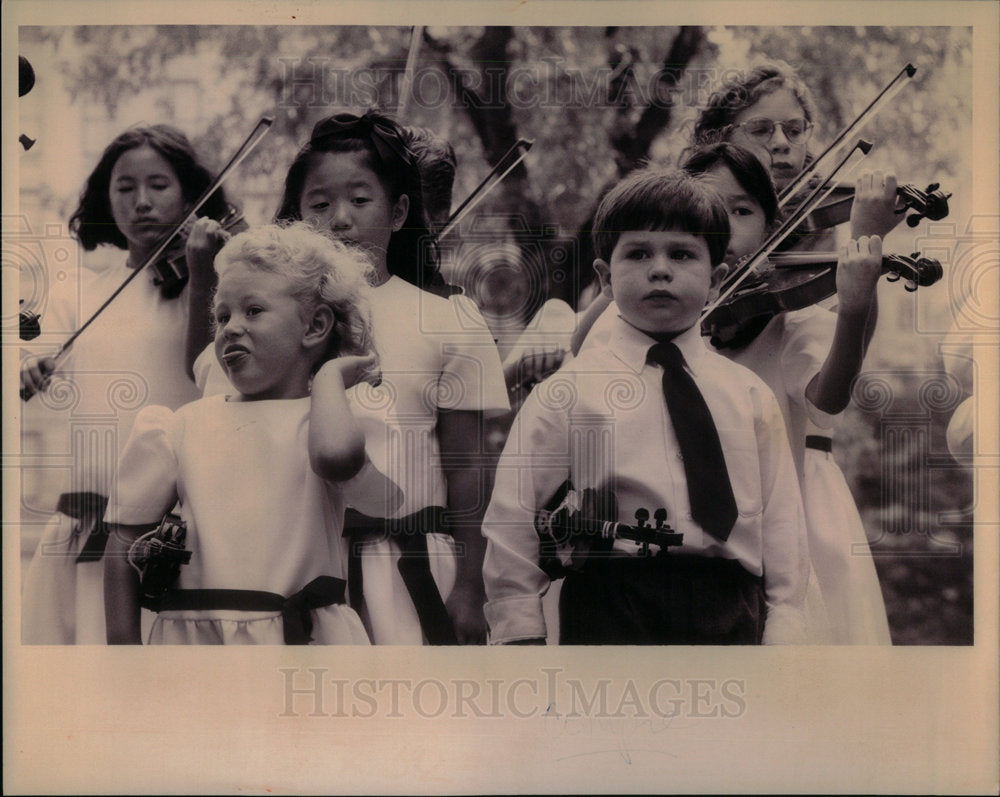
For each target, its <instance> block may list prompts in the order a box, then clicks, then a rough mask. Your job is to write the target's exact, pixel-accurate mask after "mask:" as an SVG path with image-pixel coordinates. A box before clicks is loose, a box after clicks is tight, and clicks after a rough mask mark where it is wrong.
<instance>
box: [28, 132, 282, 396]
mask: <svg viewBox="0 0 1000 797" xmlns="http://www.w3.org/2000/svg"><path fill="white" fill-rule="evenodd" d="M272 124H274V118H273V117H271V116H264V117H262V118H261V120H260V121H259V122H257V126H256V127H254V129H253V131H252V132H251V133H250V135H249V136H248V137H247V139H246V141H244V142H243V144H242V145H241V146H240V148H239V149H238V150H237V151H236V154H235V155H233V157H232V158H230V159H229V163H227V164H226V165H225V166H224V167H223V168H222V171H220V172H219V173H218V175H216V177H215V180H213V181H212V183H211V185H209V186H208V188H206V189H205V190H204V192H202V194H201V196H200V197H198V199H197V200H196V201H195V203H194V204H193V205H192V206H191V208H190V210H188V212H187V213H186V214H185V216H184V218H183V219H181V221H180V222H178V223H177V224H175V225H174V227H173V228H172V229H171V230H170V231H169V232H168V233H167V234H166V235H165V236H163V239H162V240H161V241H160V242H159V243H158V244H157V246H156V249H154V250H153V253H152V254H151V255H149V257H147V258H146V260H145V261H144V262H143V264H142V265H141V266H140V267H139V268H137V269H134V270H133V271H132V273H131V274H129V275H128V276H127V277H126V278H125V279H124V280H123V281H122V284H121V285H119V286H118V287H117V288H115V290H114V292H113V293H112V294H111V295H110V296H109V297H108V298H107V299H105V300H104V302H103V304H101V306H100V307H98V308H97V309H96V310H95V311H94V312H93V314H92V315H91V316H90V318H88V319H87V320H86V321H84V322H83V324H82V325H81V326H80V328H79V329H77V330H76V332H74V333H73V334H72V335H70V336H69V338H67V339H66V341H65V342H64V343H63V344H62V346H60V347H59V349H58V351H56V353H55V355H54V359H55V362H56V365H57V366H58V364H59V361H60V360H61V359H62V358H63V357H64V356H65V355H66V353H67V352H68V351H69V348H70V346H72V345H73V343H74V342H75V341H76V339H77V338H79V337H80V335H81V334H82V333H83V331H84V330H85V329H86V328H87V327H89V326H90V325H91V324H93V323H94V321H96V320H97V318H98V316H100V315H101V313H103V312H104V311H105V310H106V309H107V308H108V306H109V305H110V304H111V303H112V302H113V301H114V300H115V299H116V298H117V297H118V296H119V295H120V294H121V292H122V291H124V290H125V288H127V287H128V286H129V284H130V283H131V282H132V280H134V279H135V278H136V277H138V276H139V274H140V273H142V272H143V271H145V270H146V268H147V267H148V266H149V265H150V264H151V263H155V262H156V261H157V260H159V259H160V257H161V256H162V255H163V253H164V252H165V251H166V250H167V247H169V246H170V244H171V243H172V242H173V240H174V239H175V238H176V237H177V236H178V235H179V234H180V231H181V230H182V229H183V228H184V226H185V225H186V224H187V223H188V222H189V221H190V220H191V219H193V218H194V216H195V214H196V213H197V212H198V211H199V210H201V207H202V205H204V204H205V203H206V202H207V201H208V199H209V197H211V196H212V194H214V193H215V192H216V191H217V190H218V188H219V186H220V185H222V183H223V182H224V181H225V179H226V178H227V177H228V176H229V174H230V173H231V172H232V171H233V169H235V168H236V167H237V166H239V164H241V163H242V162H243V161H244V160H245V159H246V157H247V156H248V155H249V154H250V153H251V152H252V151H253V150H254V148H255V147H256V146H257V145H258V144H259V143H260V142H261V139H263V138H264V136H265V135H266V134H267V132H268V130H270V129H271V125H272ZM54 372H55V371H54V370H53V373H54ZM20 395H21V399H22V400H24V401H28V400H29V399H30V398H31V397H32V396H33V395H34V391H33V390H30V389H28V388H27V387H23V388H21V391H20Z"/></svg>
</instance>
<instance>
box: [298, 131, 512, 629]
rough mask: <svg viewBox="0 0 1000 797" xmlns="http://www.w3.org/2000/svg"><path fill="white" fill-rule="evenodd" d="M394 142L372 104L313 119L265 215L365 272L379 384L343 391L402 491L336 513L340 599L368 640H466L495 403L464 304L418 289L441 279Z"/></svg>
mask: <svg viewBox="0 0 1000 797" xmlns="http://www.w3.org/2000/svg"><path fill="white" fill-rule="evenodd" d="M404 141H405V139H404V133H403V131H402V129H401V128H400V126H399V125H398V124H396V122H394V121H393V120H392V119H390V118H388V117H386V116H382V115H380V114H377V113H373V112H368V113H366V114H364V115H363V116H361V117H356V116H352V115H350V114H337V115H335V116H332V117H330V118H328V119H324V120H322V121H320V122H319V123H317V124H316V126H315V127H314V128H313V132H312V136H311V138H310V140H309V143H308V144H307V145H306V146H305V147H304V148H303V149H302V151H301V152H300V153H299V155H298V157H297V158H296V159H295V162H294V163H293V164H292V167H291V168H290V169H289V172H288V178H287V179H286V181H285V196H284V199H283V201H282V205H281V210H280V211H279V213H278V215H279V218H302V219H304V220H305V221H308V222H312V223H313V224H315V225H316V226H317V227H319V228H320V229H322V230H323V231H325V232H327V233H329V234H331V235H333V236H334V237H335V238H339V239H340V240H343V241H346V242H348V243H353V244H355V245H358V246H360V247H362V248H363V249H365V250H366V251H367V252H368V254H369V257H370V259H371V260H372V264H373V265H374V267H375V271H376V282H377V287H376V289H375V293H374V296H373V300H372V304H373V308H372V310H373V327H374V330H375V343H376V347H377V348H378V350H379V352H380V353H381V357H382V374H383V384H382V386H380V387H379V388H371V387H370V386H368V385H359V386H358V387H357V388H355V389H354V390H353V391H352V394H353V395H352V398H353V408H354V410H355V414H356V415H357V417H358V418H359V421H360V422H361V424H362V427H363V428H364V430H365V437H366V441H367V445H368V452H369V455H370V456H371V457H372V460H373V461H374V462H375V463H376V466H377V467H378V468H379V469H380V470H382V471H384V472H385V473H387V474H388V475H389V476H390V478H392V480H393V481H395V482H396V483H397V484H399V485H401V486H402V487H403V492H404V495H405V498H404V502H405V503H404V505H403V507H402V508H401V509H400V510H399V511H398V512H396V513H395V514H394V515H393V516H392V517H391V518H388V519H382V518H368V517H365V516H363V515H360V514H359V513H356V512H349V513H348V516H347V518H346V519H345V523H344V525H345V528H346V530H347V533H349V534H351V536H352V546H351V547H352V550H353V553H354V554H355V557H354V567H353V572H352V576H353V583H352V584H351V594H352V602H353V603H354V604H355V605H356V606H357V607H358V608H359V609H360V610H361V614H362V617H363V618H364V619H365V620H366V622H367V624H368V627H369V631H370V633H371V637H372V641H373V642H374V643H375V644H420V643H421V642H422V641H426V642H428V643H431V644H435V643H436V644H442V643H453V642H473V643H478V642H483V641H485V636H486V624H485V618H484V616H483V604H484V603H485V594H484V589H483V581H482V556H483V551H484V548H485V542H484V540H483V537H482V534H481V533H480V524H481V522H482V513H483V511H484V509H485V507H486V503H487V501H488V499H489V495H490V490H491V486H492V472H491V470H490V466H489V464H488V462H487V461H486V458H485V456H484V455H483V452H484V450H485V449H484V447H483V444H482V430H483V418H484V414H494V413H499V412H502V411H504V410H506V409H507V408H508V402H507V396H506V389H505V387H504V381H503V373H502V371H501V369H500V358H499V355H498V354H497V350H496V347H495V345H494V344H493V339H492V337H491V336H490V332H489V330H488V328H487V326H486V323H485V322H484V321H483V318H482V315H481V314H480V313H479V310H478V309H477V308H476V306H475V304H474V303H473V302H472V301H470V300H469V299H467V298H465V297H463V296H453V297H451V298H450V299H444V298H441V297H440V296H438V295H434V293H431V292H430V290H429V289H431V288H432V287H434V286H436V285H440V284H443V281H442V280H441V278H440V276H439V274H438V272H437V261H436V252H435V249H434V247H433V246H432V245H430V238H429V230H428V223H427V220H426V217H425V215H424V209H423V200H422V192H421V183H420V174H419V171H418V169H417V166H416V164H415V162H414V159H413V157H412V155H411V153H410V152H409V150H408V149H407V147H406V145H405V143H404ZM421 289H423V290H421ZM449 530H450V532H451V534H449V533H448V531H449ZM452 535H453V536H452ZM456 543H457V545H456ZM359 582H360V583H359Z"/></svg>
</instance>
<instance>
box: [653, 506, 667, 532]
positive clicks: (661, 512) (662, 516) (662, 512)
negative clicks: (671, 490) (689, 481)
mask: <svg viewBox="0 0 1000 797" xmlns="http://www.w3.org/2000/svg"><path fill="white" fill-rule="evenodd" d="M653 520H655V521H656V528H658V529H661V528H663V524H664V523H665V522H666V520H667V510H666V509H665V508H664V507H662V506H661V507H660V508H659V509H657V510H656V511H655V512H654V513H653Z"/></svg>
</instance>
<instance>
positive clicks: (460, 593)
mask: <svg viewBox="0 0 1000 797" xmlns="http://www.w3.org/2000/svg"><path fill="white" fill-rule="evenodd" d="M485 603H486V596H485V595H484V594H483V593H482V592H481V591H477V590H475V589H463V587H462V585H461V584H456V585H455V588H454V589H453V590H452V591H451V595H449V596H448V600H447V601H446V602H445V605H444V607H445V609H446V610H447V611H448V616H449V617H451V621H452V623H453V624H454V626H455V636H456V637H458V643H459V644H460V645H485V644H486V632H487V629H488V626H487V625H486V615H485V614H484V613H483V606H484V604H485Z"/></svg>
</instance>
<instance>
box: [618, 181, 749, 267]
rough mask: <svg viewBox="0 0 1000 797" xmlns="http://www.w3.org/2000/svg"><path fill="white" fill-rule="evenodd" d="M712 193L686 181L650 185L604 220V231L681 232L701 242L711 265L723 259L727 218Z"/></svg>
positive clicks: (727, 241) (708, 189)
mask: <svg viewBox="0 0 1000 797" xmlns="http://www.w3.org/2000/svg"><path fill="white" fill-rule="evenodd" d="M713 193H714V189H711V188H710V187H709V186H707V185H697V184H695V183H693V182H687V181H673V180H670V181H666V180H657V181H649V182H648V183H647V184H646V185H645V186H642V187H641V188H640V189H639V190H637V191H635V192H634V193H633V194H632V195H631V196H630V197H628V198H627V199H626V200H625V201H624V202H623V203H622V204H621V205H620V206H619V207H618V208H616V209H615V210H614V211H613V212H612V213H611V214H610V215H609V217H608V219H607V222H608V224H607V229H609V230H617V231H619V234H620V232H621V231H625V230H651V231H655V232H660V231H666V230H670V231H680V232H685V233H689V234H691V235H695V236H697V237H699V238H704V239H705V241H706V242H707V244H708V250H709V254H710V255H711V259H712V265H713V266H715V265H718V264H719V263H721V262H722V260H723V258H724V257H725V252H726V246H727V245H728V243H729V218H728V216H727V214H726V212H725V209H724V206H723V205H722V203H721V199H720V200H719V201H718V202H713V201H712V194H713Z"/></svg>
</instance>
